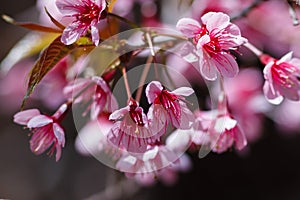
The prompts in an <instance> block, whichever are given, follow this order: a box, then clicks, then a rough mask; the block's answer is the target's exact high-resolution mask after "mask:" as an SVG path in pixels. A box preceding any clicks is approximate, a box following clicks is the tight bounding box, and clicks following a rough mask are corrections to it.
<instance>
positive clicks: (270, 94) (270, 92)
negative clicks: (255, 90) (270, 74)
mask: <svg viewBox="0 0 300 200" xmlns="http://www.w3.org/2000/svg"><path fill="white" fill-rule="evenodd" d="M263 90H264V94H265V97H266V99H267V100H268V101H269V102H270V103H272V104H275V105H278V104H280V103H281V102H282V101H283V97H282V96H281V95H280V94H279V93H278V92H275V91H274V89H272V88H271V85H270V84H269V82H268V81H266V82H265V84H264V87H263Z"/></svg>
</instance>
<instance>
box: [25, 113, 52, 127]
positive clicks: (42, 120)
mask: <svg viewBox="0 0 300 200" xmlns="http://www.w3.org/2000/svg"><path fill="white" fill-rule="evenodd" d="M52 122H53V119H52V118H50V117H48V116H46V115H38V116H35V117H33V118H32V119H30V120H29V122H28V124H27V127H28V128H38V127H42V126H45V125H47V124H50V123H52Z"/></svg>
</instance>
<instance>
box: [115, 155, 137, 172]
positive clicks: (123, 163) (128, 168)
mask: <svg viewBox="0 0 300 200" xmlns="http://www.w3.org/2000/svg"><path fill="white" fill-rule="evenodd" d="M136 162H137V158H136V157H134V156H131V155H129V156H127V157H125V158H121V159H120V160H119V161H118V162H117V164H116V168H117V169H119V170H121V171H122V172H133V170H132V168H133V166H134V165H135V164H136Z"/></svg>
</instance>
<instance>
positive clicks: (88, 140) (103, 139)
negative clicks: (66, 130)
mask: <svg viewBox="0 0 300 200" xmlns="http://www.w3.org/2000/svg"><path fill="white" fill-rule="evenodd" d="M112 125H113V123H112V121H110V120H108V114H107V113H103V114H101V115H99V116H98V117H97V119H95V120H91V121H89V122H88V123H86V125H85V126H84V127H83V128H82V129H81V130H80V131H79V132H78V136H77V138H76V141H75V148H76V150H77V151H78V152H79V153H81V154H82V155H94V156H96V155H97V154H98V153H99V152H101V151H108V150H109V144H108V143H107V134H108V133H109V130H110V129H111V128H112Z"/></svg>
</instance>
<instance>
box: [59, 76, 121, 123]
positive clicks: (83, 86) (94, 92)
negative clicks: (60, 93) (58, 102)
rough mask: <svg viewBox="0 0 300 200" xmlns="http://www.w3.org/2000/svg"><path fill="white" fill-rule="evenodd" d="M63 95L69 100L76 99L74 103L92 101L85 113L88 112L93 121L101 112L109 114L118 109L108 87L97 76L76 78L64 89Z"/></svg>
mask: <svg viewBox="0 0 300 200" xmlns="http://www.w3.org/2000/svg"><path fill="white" fill-rule="evenodd" d="M64 93H65V95H66V96H67V97H69V98H76V99H75V100H74V102H75V103H79V102H89V101H90V100H91V99H92V102H91V104H90V105H89V107H88V108H87V111H88V110H90V112H91V119H93V120H95V119H96V118H97V116H98V115H99V114H101V113H102V112H103V111H107V112H109V113H111V112H113V111H114V110H116V109H117V108H118V103H117V100H116V98H115V96H114V95H113V94H112V92H111V90H110V87H109V85H108V84H107V82H106V81H105V80H104V79H103V78H101V77H98V76H94V77H92V78H78V79H76V80H75V81H73V82H70V83H69V85H68V86H66V87H65V88H64Z"/></svg>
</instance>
